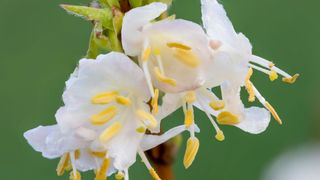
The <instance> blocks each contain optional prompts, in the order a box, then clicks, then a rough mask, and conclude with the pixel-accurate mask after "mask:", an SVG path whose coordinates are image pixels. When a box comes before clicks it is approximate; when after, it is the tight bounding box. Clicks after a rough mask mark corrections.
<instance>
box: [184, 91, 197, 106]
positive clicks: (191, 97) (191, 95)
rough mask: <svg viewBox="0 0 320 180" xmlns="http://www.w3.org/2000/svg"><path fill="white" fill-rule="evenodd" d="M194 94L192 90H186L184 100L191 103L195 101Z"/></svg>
mask: <svg viewBox="0 0 320 180" xmlns="http://www.w3.org/2000/svg"><path fill="white" fill-rule="evenodd" d="M196 99H197V98H196V94H195V93H194V91H188V92H187V93H186V95H185V100H186V102H187V103H188V104H191V103H193V102H195V101H196Z"/></svg>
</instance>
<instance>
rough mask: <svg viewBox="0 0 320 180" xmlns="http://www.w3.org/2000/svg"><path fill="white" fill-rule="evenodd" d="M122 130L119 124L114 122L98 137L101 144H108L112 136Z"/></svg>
mask: <svg viewBox="0 0 320 180" xmlns="http://www.w3.org/2000/svg"><path fill="white" fill-rule="evenodd" d="M121 128H122V124H121V123H120V122H115V123H113V124H112V125H111V126H109V127H108V128H106V129H105V130H104V131H103V132H102V134H101V135H100V137H99V140H100V142H101V143H106V142H108V141H109V140H110V139H111V138H112V137H113V136H114V135H116V134H117V133H118V132H119V131H120V130H121Z"/></svg>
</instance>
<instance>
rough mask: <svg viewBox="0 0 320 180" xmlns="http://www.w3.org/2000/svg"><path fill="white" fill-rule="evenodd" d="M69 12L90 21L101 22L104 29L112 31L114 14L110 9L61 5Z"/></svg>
mask: <svg viewBox="0 0 320 180" xmlns="http://www.w3.org/2000/svg"><path fill="white" fill-rule="evenodd" d="M61 7H62V8H63V9H65V10H66V11H67V12H69V13H71V14H73V15H76V16H80V17H82V18H84V19H86V20H89V21H99V22H101V23H102V25H103V27H105V28H107V29H112V13H111V10H110V9H109V8H104V9H98V8H94V7H87V6H73V5H64V4H63V5H61Z"/></svg>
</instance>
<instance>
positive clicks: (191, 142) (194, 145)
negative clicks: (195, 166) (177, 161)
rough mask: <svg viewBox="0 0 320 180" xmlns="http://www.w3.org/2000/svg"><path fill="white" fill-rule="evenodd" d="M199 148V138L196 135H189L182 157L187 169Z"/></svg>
mask: <svg viewBox="0 0 320 180" xmlns="http://www.w3.org/2000/svg"><path fill="white" fill-rule="evenodd" d="M198 150H199V140H198V139H197V138H196V137H190V138H189V139H188V141H187V148H186V152H185V154H184V158H183V165H184V167H185V168H186V169H187V168H189V167H190V166H191V164H192V162H193V160H194V159H195V157H196V155H197V152H198Z"/></svg>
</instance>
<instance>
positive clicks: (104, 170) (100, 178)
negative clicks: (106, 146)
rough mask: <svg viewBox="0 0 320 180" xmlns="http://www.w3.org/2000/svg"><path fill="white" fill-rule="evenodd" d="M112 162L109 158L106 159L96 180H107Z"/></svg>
mask: <svg viewBox="0 0 320 180" xmlns="http://www.w3.org/2000/svg"><path fill="white" fill-rule="evenodd" d="M109 164H110V160H109V159H108V158H105V159H104V160H103V162H102V165H101V167H100V169H99V170H98V172H97V174H96V178H95V180H105V179H106V174H107V170H108V168H109Z"/></svg>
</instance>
